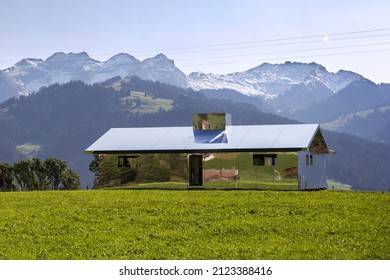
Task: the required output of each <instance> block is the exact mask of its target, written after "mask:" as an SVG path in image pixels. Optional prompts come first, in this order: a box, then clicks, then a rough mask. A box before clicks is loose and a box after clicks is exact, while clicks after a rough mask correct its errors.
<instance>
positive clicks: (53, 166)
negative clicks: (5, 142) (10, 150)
mask: <svg viewBox="0 0 390 280" xmlns="http://www.w3.org/2000/svg"><path fill="white" fill-rule="evenodd" d="M79 186H80V176H79V175H78V174H77V173H76V172H74V171H73V170H70V169H69V170H68V169H67V164H66V162H65V161H63V160H61V159H57V158H48V159H46V160H41V159H39V158H31V159H22V160H18V161H16V162H15V163H14V164H9V163H7V162H2V163H0V190H1V191H33V190H77V189H78V188H79Z"/></svg>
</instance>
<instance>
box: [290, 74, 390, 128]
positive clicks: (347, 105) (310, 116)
mask: <svg viewBox="0 0 390 280" xmlns="http://www.w3.org/2000/svg"><path fill="white" fill-rule="evenodd" d="M387 90H388V88H384V89H383V87H381V86H378V85H376V84H374V83H373V82H371V81H369V80H367V79H359V80H356V81H354V82H352V83H351V84H350V85H348V86H347V87H346V88H344V89H342V90H340V91H339V92H338V93H337V94H334V95H333V96H331V97H330V98H328V99H327V100H325V101H322V102H320V103H317V104H314V105H312V106H311V107H310V108H307V109H305V110H302V111H298V112H296V113H295V114H293V115H291V117H292V118H294V119H297V120H300V121H303V122H320V123H322V122H330V121H333V120H336V119H337V118H339V117H340V116H344V115H347V114H351V113H354V112H359V111H363V110H367V109H372V108H377V107H381V106H386V105H390V90H389V91H387Z"/></svg>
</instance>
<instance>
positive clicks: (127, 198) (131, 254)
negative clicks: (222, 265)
mask: <svg viewBox="0 0 390 280" xmlns="http://www.w3.org/2000/svg"><path fill="white" fill-rule="evenodd" d="M0 209H2V218H1V219H0V233H1V234H0V259H44V260H47V259H384V260H386V259H389V258H390V215H389V213H390V194H389V193H361V192H335V191H333V192H332V191H319V192H292V191H290V192H276V191H162V190H161V191H69V192H61V191H52V192H27V193H21V192H18V193H0Z"/></svg>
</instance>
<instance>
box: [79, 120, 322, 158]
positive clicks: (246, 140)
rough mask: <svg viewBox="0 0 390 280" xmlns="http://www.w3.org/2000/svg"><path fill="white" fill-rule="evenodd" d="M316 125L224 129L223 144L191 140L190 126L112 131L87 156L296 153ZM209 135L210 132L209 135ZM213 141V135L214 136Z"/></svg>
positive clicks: (114, 129) (308, 143)
mask: <svg viewBox="0 0 390 280" xmlns="http://www.w3.org/2000/svg"><path fill="white" fill-rule="evenodd" d="M318 130H319V125H318V124H286V125H248V126H227V128H226V131H222V133H224V134H225V136H226V139H227V141H226V143H211V142H213V141H212V139H211V138H210V139H209V140H210V141H207V139H206V140H205V139H204V137H202V140H201V141H199V139H200V138H195V137H194V130H193V128H192V127H191V126H186V127H143V128H111V129H110V130H109V131H107V132H106V133H105V134H104V135H103V136H102V137H100V138H99V139H98V140H97V141H96V142H95V143H93V144H92V145H91V146H90V147H89V148H87V149H86V151H85V152H86V153H93V154H109V153H157V152H184V153H187V152H207V151H218V150H221V151H245V150H246V151H256V150H257V151H265V150H267V151H268V150H269V151H282V150H292V151H299V150H305V149H308V148H309V146H310V144H311V142H312V140H313V138H314V136H315V135H316V133H317V131H318ZM208 132H210V131H208ZM207 137H213V138H214V139H215V134H214V135H213V136H207V135H206V138H207Z"/></svg>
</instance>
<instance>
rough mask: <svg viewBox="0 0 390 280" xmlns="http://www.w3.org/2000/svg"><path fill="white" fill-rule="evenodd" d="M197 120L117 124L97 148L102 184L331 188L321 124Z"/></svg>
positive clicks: (215, 117) (221, 117) (216, 117)
mask: <svg viewBox="0 0 390 280" xmlns="http://www.w3.org/2000/svg"><path fill="white" fill-rule="evenodd" d="M192 121H193V126H192V127H190V126H187V127H148V128H147V127H143V128H112V129H110V130H109V131H107V132H106V133H105V134H104V135H103V136H102V137H100V138H99V139H98V140H96V141H95V143H93V144H92V145H91V146H90V147H89V148H87V149H86V153H91V154H98V155H99V158H100V174H99V178H98V186H97V187H126V188H170V189H178V188H182V189H186V188H203V189H277V190H297V189H316V188H325V187H326V173H325V157H326V155H327V154H329V153H331V151H330V150H329V149H328V147H327V145H326V142H325V139H324V137H323V135H322V133H321V130H320V127H319V125H318V124H286V125H252V126H233V125H231V116H230V115H229V114H225V113H203V114H195V115H193V118H192Z"/></svg>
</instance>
